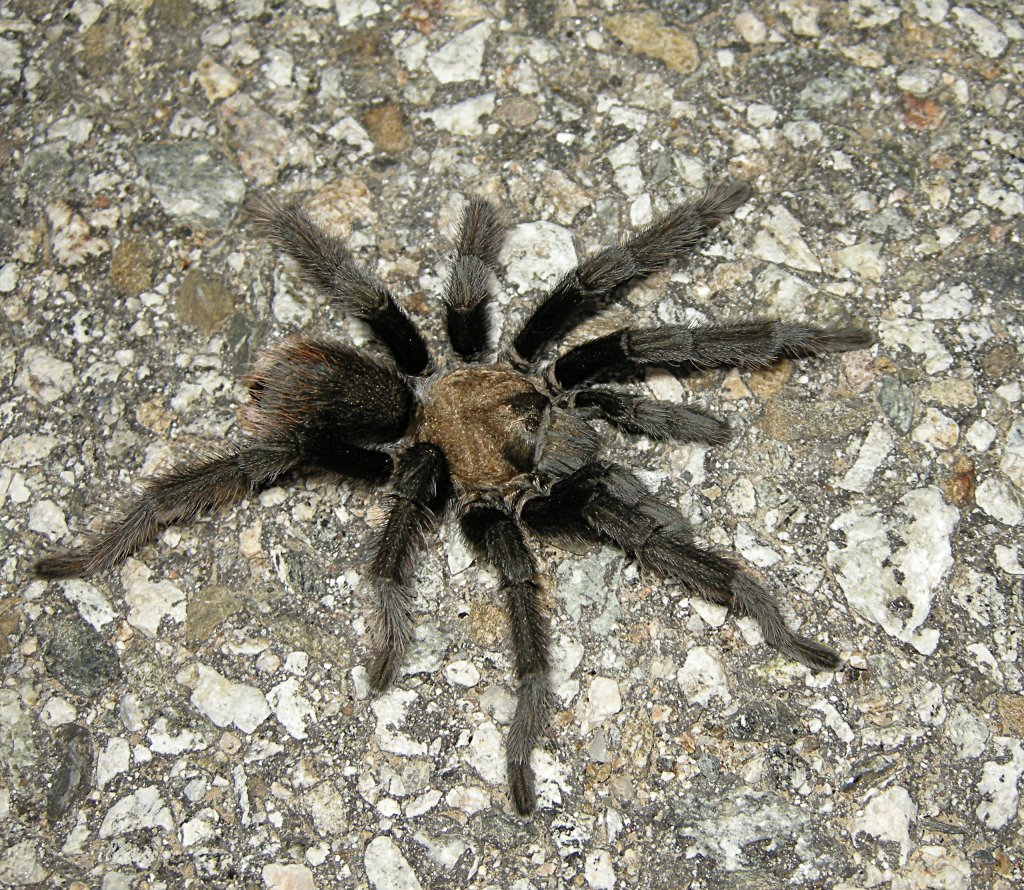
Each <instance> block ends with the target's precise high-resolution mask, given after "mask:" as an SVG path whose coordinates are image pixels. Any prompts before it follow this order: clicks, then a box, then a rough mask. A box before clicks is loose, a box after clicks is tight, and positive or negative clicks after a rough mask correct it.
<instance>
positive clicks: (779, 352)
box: [555, 321, 874, 389]
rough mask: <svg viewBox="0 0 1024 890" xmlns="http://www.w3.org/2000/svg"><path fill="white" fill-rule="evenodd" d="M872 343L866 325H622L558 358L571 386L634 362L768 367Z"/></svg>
mask: <svg viewBox="0 0 1024 890" xmlns="http://www.w3.org/2000/svg"><path fill="white" fill-rule="evenodd" d="M872 343H874V337H873V335H872V334H870V333H869V332H868V331H865V330H862V329H861V328H855V327H844V328H834V329H830V328H817V327H808V326H805V325H800V324H794V323H792V322H787V321H744V322H737V323H734V324H707V325H692V326H691V325H679V324H672V325H661V326H659V327H654V328H622V329H621V330H618V331H615V332H614V333H611V334H607V335H606V336H604V337H598V338H596V339H594V340H589V341H588V342H586V343H581V344H580V345H579V346H577V347H575V348H573V349H570V350H569V351H568V352H566V353H565V355H563V356H562V357H561V358H559V359H558V360H557V361H556V362H555V380H557V381H558V383H559V385H560V386H562V387H564V388H565V389H571V388H572V387H575V386H579V385H580V384H581V383H583V382H584V381H586V380H589V379H591V378H592V377H595V376H597V375H598V374H601V373H602V372H605V371H611V370H616V369H619V368H623V367H629V366H643V365H684V366H688V367H694V368H712V367H738V368H763V367H765V366H767V365H770V364H772V362H776V361H778V360H779V359H781V358H804V357H807V356H813V355H822V354H823V353H827V352H847V351H849V350H852V349H864V348H866V347H868V346H870V345H871V344H872Z"/></svg>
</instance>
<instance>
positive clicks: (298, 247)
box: [35, 183, 873, 815]
mask: <svg viewBox="0 0 1024 890" xmlns="http://www.w3.org/2000/svg"><path fill="white" fill-rule="evenodd" d="M749 195H750V188H749V187H748V186H747V185H746V184H744V183H732V184H722V185H718V186H715V187H712V188H710V189H708V190H707V192H705V193H704V195H703V196H701V197H700V198H697V199H696V200H694V201H691V202H689V203H687V204H684V205H682V206H681V207H678V208H677V209H675V210H672V211H671V212H669V213H667V214H666V215H664V216H662V217H660V218H659V219H657V220H656V221H655V222H653V223H651V224H650V225H649V226H647V227H646V228H645V229H643V230H642V231H640V232H638V233H637V234H635V235H633V236H632V237H631V238H629V239H627V240H625V241H623V242H622V244H620V245H619V246H618V247H608V248H605V249H603V250H600V251H598V252H597V253H595V254H593V255H592V256H589V257H587V258H586V259H584V260H583V261H582V262H581V263H579V265H577V266H576V267H575V268H574V269H572V270H570V271H569V272H567V273H566V274H565V275H563V276H562V278H561V279H560V280H559V281H558V283H557V284H556V285H555V286H554V288H553V289H552V291H551V292H550V293H549V294H548V295H547V296H546V297H545V298H544V299H543V300H542V301H541V302H540V304H539V305H538V306H537V307H536V309H534V311H533V312H532V313H531V314H530V315H529V317H528V318H527V319H526V321H525V323H524V324H523V325H522V327H521V328H520V329H519V331H518V333H517V334H516V335H515V338H514V339H513V340H512V343H511V345H510V346H508V348H507V349H506V350H505V351H504V352H503V353H501V355H500V356H498V357H497V358H495V360H494V361H492V362H490V363H486V362H485V361H484V360H485V358H486V357H487V356H489V355H490V354H491V352H492V349H493V348H494V343H493V342H492V339H493V337H492V324H491V320H490V314H491V313H490V309H489V305H488V304H489V302H490V300H491V296H492V292H491V279H492V277H493V272H494V270H495V268H496V265H497V260H498V253H499V249H500V247H501V243H502V238H503V232H504V229H503V227H502V225H501V223H500V221H499V218H498V214H497V212H496V211H495V209H494V207H493V206H492V205H491V204H489V203H487V202H486V201H482V200H471V201H470V202H469V204H468V205H467V207H466V208H465V211H464V212H463V214H462V218H461V222H460V225H459V229H458V234H457V238H456V243H455V248H454V256H453V257H452V264H451V272H450V274H449V276H448V281H447V284H446V287H445V293H444V305H445V313H446V320H447V329H448V338H449V340H450V341H451V345H452V347H453V349H454V350H455V352H456V353H457V354H458V356H459V358H458V359H457V360H455V361H452V362H448V363H446V364H444V365H443V366H440V367H435V366H434V365H432V364H431V360H430V357H429V355H428V353H427V348H426V345H425V344H424V341H423V339H422V337H421V336H420V334H419V333H418V332H417V330H416V328H415V327H414V325H413V324H412V322H411V321H410V319H409V317H408V316H407V315H406V314H405V312H404V311H403V310H402V309H401V308H399V306H398V304H397V303H396V301H395V298H394V297H393V296H392V294H391V292H390V291H389V290H388V288H387V287H386V286H385V285H384V284H383V283H382V282H381V281H379V280H378V279H377V278H376V277H375V276H374V275H373V274H371V273H370V272H369V271H367V270H366V269H364V268H362V267H361V266H359V265H357V264H356V263H355V262H354V261H353V259H352V256H351V254H350V253H349V251H348V250H347V249H346V248H345V246H344V245H343V244H342V243H341V241H339V240H338V239H337V238H334V237H332V236H330V235H328V234H326V233H325V232H324V231H322V230H321V229H320V228H319V227H318V226H317V225H316V224H314V223H313V222H312V221H311V220H310V218H309V217H308V216H307V215H306V214H305V213H304V212H303V211H302V210H301V209H299V208H298V207H297V206H294V205H292V206H285V205H281V204H278V203H276V202H274V201H272V200H270V199H269V198H266V197H261V198H256V199H254V200H251V201H250V202H249V206H248V209H249V213H250V215H251V217H252V218H253V220H254V221H255V223H256V224H257V225H258V227H259V229H260V230H261V232H262V233H263V234H264V235H266V236H267V237H268V238H269V239H270V241H271V242H272V243H273V244H274V245H276V246H277V247H278V248H280V249H282V250H284V251H285V252H286V253H287V254H289V255H290V256H291V257H292V259H293V260H294V261H295V262H296V264H297V266H298V269H299V271H300V272H301V274H302V275H303V276H304V277H305V279H306V280H308V281H309V282H310V283H311V284H312V285H314V286H315V287H317V288H319V289H320V290H321V291H323V292H324V293H325V294H326V295H327V296H329V297H330V298H331V299H333V300H334V301H336V302H337V303H338V304H339V305H340V306H341V307H342V309H344V310H345V311H347V312H349V313H350V314H351V315H353V316H355V317H356V318H358V319H361V320H362V321H364V322H365V323H366V324H367V325H368V326H369V327H370V329H371V330H372V331H373V333H374V334H375V335H376V337H377V339H378V340H379V341H380V342H381V343H382V344H383V345H384V346H385V347H386V348H387V350H388V352H390V354H391V356H392V358H393V361H392V360H385V359H383V358H379V357H374V356H372V355H370V354H368V353H367V352H366V351H364V350H360V349H355V348H353V347H351V346H346V345H343V344H340V343H336V342H333V341H331V340H326V339H313V338H310V337H304V336H301V335H292V336H288V337H285V338H284V339H283V340H281V341H279V342H278V343H276V344H274V345H272V346H270V347H269V348H267V349H265V350H264V351H262V352H260V353H259V354H258V356H257V357H256V359H255V361H254V363H253V366H252V370H251V371H250V372H249V375H248V376H247V377H246V379H245V383H246V385H247V386H248V388H249V393H250V396H251V398H250V400H249V401H248V403H247V404H245V405H244V406H243V407H242V408H241V409H240V411H239V420H240V424H241V427H242V430H243V436H242V438H241V441H240V442H239V444H237V445H234V446H230V447H225V448H223V449H220V450H217V451H215V452H213V453H209V454H206V455H204V456H202V457H201V458H197V459H194V460H192V461H190V462H187V463H184V464H181V465H180V466H178V467H176V468H175V469H173V470H171V471H169V472H166V473H163V474H161V475H159V476H156V477H155V478H152V479H150V480H149V481H148V482H147V484H146V485H145V487H144V488H143V489H142V491H141V493H140V494H139V495H138V496H137V497H136V498H135V499H134V500H132V501H130V502H129V503H128V504H127V505H126V506H125V508H124V510H123V511H122V512H121V513H120V514H119V515H118V516H117V517H116V518H114V519H113V520H111V521H110V522H108V523H107V524H106V525H105V526H104V527H102V528H101V529H100V530H98V531H96V532H94V533H93V534H92V535H91V536H90V537H89V539H88V540H87V542H86V543H84V544H82V545H81V546H80V547H78V548H77V549H74V550H72V551H70V552H67V553H63V554H59V555H53V556H48V557H45V558H43V559H40V560H39V561H38V562H37V563H36V564H35V571H36V573H37V574H38V575H40V576H42V577H44V578H67V577H73V576H79V575H89V574H92V573H93V572H98V571H100V570H102V569H107V568H110V567H111V566H114V565H116V564H117V563H119V562H121V561H122V560H123V559H125V558H126V557H127V556H128V555H129V554H131V553H133V552H134V551H136V550H138V549H139V548H140V547H141V546H143V545H144V544H146V543H148V542H149V541H152V540H153V539H154V538H155V536H156V535H157V533H158V532H159V531H160V529H162V528H163V527H165V526H167V525H170V524H172V523H177V522H185V521H189V520H192V519H194V518H195V517H196V516H197V515H198V514H200V513H203V512H206V511H209V510H214V509H216V508H218V507H221V506H224V505H227V504H230V503H232V502H234V501H238V500H240V499H242V498H243V497H245V496H246V495H248V494H250V493H251V492H253V491H254V490H256V489H258V488H260V487H261V486H265V485H268V484H269V483H271V482H273V481H274V480H275V479H277V478H278V477H279V476H281V475H282V474H285V473H288V472H297V473H303V472H323V471H327V472H329V473H333V474H337V475H338V476H341V477H346V478H348V479H352V480H359V481H361V482H364V483H370V484H375V485H383V484H384V483H390V508H389V511H388V515H387V519H386V520H385V521H384V522H383V524H382V527H381V528H380V530H379V532H378V534H377V537H376V540H375V541H374V542H373V556H372V559H371V560H370V562H369V563H368V565H367V566H366V570H365V575H366V578H367V580H368V581H369V585H370V587H371V588H372V591H373V607H374V612H375V632H374V634H373V643H372V646H373V655H372V660H371V665H370V670H369V675H370V681H371V683H372V686H373V688H374V689H375V690H377V691H383V690H386V689H387V688H388V687H389V686H391V684H392V683H393V682H394V681H395V679H396V677H397V675H398V672H399V668H400V666H401V663H402V658H403V655H404V653H405V651H406V648H407V647H408V645H409V642H410V639H411V637H412V631H413V614H412V607H413V593H412V590H411V587H410V583H411V577H412V574H413V562H414V558H415V556H416V553H417V551H418V550H419V549H420V547H421V545H422V543H423V538H424V534H425V533H426V532H427V530H428V529H430V528H431V526H432V525H433V524H434V523H435V521H436V520H437V519H438V518H439V517H440V516H441V515H442V513H444V511H445V510H446V509H447V508H452V509H453V510H454V512H455V513H456V515H457V516H458V518H459V522H460V525H461V528H462V533H463V534H464V536H465V538H466V540H467V541H468V543H469V545H470V547H471V549H472V551H473V552H474V553H475V555H476V556H477V557H479V558H480V559H485V560H487V561H489V562H490V563H491V565H492V566H493V567H494V569H495V571H496V572H497V573H498V576H499V578H500V579H501V589H502V592H503V593H504V598H505V604H506V608H507V611H508V618H509V624H510V627H511V632H512V650H513V653H514V656H515V666H516V675H517V679H518V684H519V687H518V701H517V706H516V711H515V715H514V717H513V718H512V723H511V727H510V729H509V733H508V741H507V744H506V758H507V764H508V781H509V786H510V789H511V796H512V802H513V804H514V806H515V808H516V810H517V811H518V812H519V813H521V814H523V815H526V814H528V813H530V812H531V811H532V810H533V809H534V807H535V805H536V796H535V791H534V777H533V770H532V768H531V766H530V755H531V752H532V751H533V749H534V747H535V745H536V744H537V742H538V739H539V737H540V736H541V734H542V733H543V732H544V729H545V726H546V721H547V714H548V706H549V689H548V671H549V667H550V635H549V630H548V621H547V618H546V616H545V612H544V609H543V608H542V604H541V600H540V596H539V588H540V582H539V581H538V577H537V567H536V563H535V561H534V558H533V555H532V554H531V551H530V549H529V547H528V546H527V544H526V532H527V531H529V532H531V533H533V534H535V535H537V536H539V537H540V538H541V539H545V540H555V541H562V542H565V541H582V540H586V541H598V540H602V541H608V542H611V543H613V544H615V545H617V546H618V547H620V548H621V549H622V550H624V551H625V552H626V553H628V554H629V555H631V556H632V557H633V558H634V559H635V560H636V562H637V563H638V564H639V565H640V567H641V568H642V569H645V570H647V571H650V572H652V573H654V574H656V575H659V576H662V577H665V578H668V579H671V580H672V581H674V582H676V583H677V584H678V586H679V588H680V590H681V592H682V593H684V594H686V595H688V596H697V597H701V598H703V599H706V600H710V601H711V602H714V603H720V604H722V605H726V606H729V607H730V608H731V609H732V611H733V612H735V613H736V614H738V615H748V616H750V617H752V618H753V619H754V620H755V621H756V622H757V624H758V625H759V626H760V628H761V631H762V633H763V635H764V638H765V641H766V642H767V643H768V644H769V645H771V646H774V647H775V648H777V649H779V650H780V651H781V652H783V653H785V654H786V655H788V656H790V657H792V658H794V659H796V660H798V661H801V662H803V663H804V664H806V665H809V666H810V667H812V668H816V669H820V670H832V669H835V668H836V667H838V666H839V664H840V659H839V657H838V655H836V653H835V652H833V651H832V650H831V649H828V648H826V647H825V646H822V645H821V644H819V643H817V642H814V641H813V640H810V639H807V638H806V637H802V636H799V635H798V634H796V633H795V632H794V631H793V630H791V629H790V628H789V626H788V625H787V623H786V622H785V620H784V619H783V617H782V614H781V613H780V611H779V607H778V606H777V605H776V602H775V600H774V598H773V597H772V596H771V595H770V594H769V593H768V592H767V591H766V590H765V589H764V588H763V587H762V586H761V585H760V584H759V583H758V582H757V581H756V580H754V578H753V577H751V576H750V575H749V574H747V573H746V572H745V571H744V570H743V568H741V566H740V565H739V564H738V563H737V562H736V561H735V560H733V559H731V558H729V557H727V556H720V555H718V554H716V553H713V552H711V551H709V550H707V549H704V548H702V547H699V546H698V545H697V544H695V543H694V536H693V530H692V528H691V526H690V524H689V523H688V522H687V521H686V519H684V518H683V516H682V515H680V513H679V512H678V511H676V510H675V509H674V508H673V507H671V506H669V505H668V504H665V503H662V502H661V501H659V500H657V499H656V498H655V497H654V496H653V495H652V494H651V493H650V492H649V491H648V490H647V489H646V488H645V487H644V485H643V484H641V482H640V480H639V479H638V478H637V477H636V475H635V474H634V473H632V472H631V471H630V470H628V469H626V468H625V467H622V466H617V465H615V464H613V463H610V462H608V461H606V460H602V459H601V458H600V457H599V456H598V453H599V451H600V447H601V437H600V436H599V435H598V432H597V430H596V429H595V428H594V427H593V426H591V424H590V423H589V422H588V421H590V420H593V419H595V418H598V419H601V420H604V421H607V422H609V423H611V424H612V425H614V426H617V427H619V428H621V429H623V430H625V431H627V432H629V433H636V434H643V435H646V436H649V437H651V438H653V439H662V440H675V441H679V442H705V443H713V444H718V443H721V442H723V441H724V440H725V439H726V438H727V435H728V430H727V427H726V426H725V425H724V424H723V423H722V422H721V421H719V420H716V419H715V418H713V417H710V416H708V415H707V414H704V413H703V412H701V411H699V410H696V409H695V408H693V407H686V406H684V405H681V404H676V403H672V402H665V401H655V400H652V399H648V398H646V397H643V396H639V395H635V394H633V393H630V392H628V391H626V390H624V389H622V388H617V387H609V386H603V387H602V386H595V385H594V381H595V379H597V378H600V377H601V376H602V375H603V374H606V373H607V372H611V371H625V372H627V373H628V372H630V371H634V372H635V371H636V370H638V369H642V368H643V367H645V366H649V365H667V366H669V367H673V368H676V369H678V370H681V371H684V372H685V371H690V370H694V369H706V368H714V367H729V366H733V367H740V368H760V367H764V366H766V365H768V364H770V363H772V362H774V361H777V360H778V359H780V358H782V357H790V358H800V357H804V356H813V355H819V354H822V353H827V352H840V351H844V350H851V349H861V348H863V347H866V346H868V345H870V344H871V342H872V339H873V338H872V337H871V335H870V334H868V333H867V332H865V331H862V330H860V329H857V328H850V327H844V328H839V329H827V328H819V327H808V326H805V325H800V324H793V323H789V322H781V321H768V320H761V321H745V322H740V323H734V324H701V325H679V324H666V325H658V326H656V327H632V326H630V327H625V328H622V329H621V330H618V331H616V332H615V333H612V334H608V335H606V336H603V337H598V338H596V339H592V340H589V341H587V342H584V343H582V344H581V345H579V346H575V347H573V348H571V349H568V350H567V351H565V352H563V354H562V355H560V356H559V357H558V358H556V359H555V360H554V361H547V360H546V358H545V356H546V354H547V348H548V346H549V344H550V343H551V342H552V341H553V340H556V339H558V338H560V337H562V336H564V335H565V334H566V333H568V332H569V331H570V330H571V329H572V328H573V327H574V326H575V325H576V324H577V323H578V322H579V321H580V320H581V319H582V318H584V317H586V316H588V315H592V314H594V313H595V312H597V311H599V310H600V309H601V308H603V307H604V306H606V305H607V304H608V303H610V302H611V301H613V300H615V299H618V298H619V297H621V295H622V294H623V293H624V292H625V291H626V289H627V286H628V285H629V284H630V283H632V282H634V281H636V280H638V279H641V278H643V277H645V276H647V275H649V274H651V273H652V272H654V271H655V270H657V269H660V268H662V267H664V266H665V265H666V264H667V263H669V261H670V260H672V259H675V258H680V257H684V256H686V255H687V254H689V253H691V252H692V251H693V250H694V249H695V248H696V246H697V245H698V244H699V243H700V242H701V240H702V239H703V238H704V237H705V236H706V235H707V234H708V232H709V231H710V230H711V229H713V228H714V227H715V226H716V225H718V224H719V223H720V222H722V221H723V220H724V219H725V218H726V217H727V216H728V215H729V214H731V213H732V212H733V211H734V210H736V208H737V207H739V206H740V205H741V204H743V203H744V202H745V201H746V200H747V198H748V197H749Z"/></svg>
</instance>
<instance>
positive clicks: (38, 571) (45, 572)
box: [32, 553, 88, 580]
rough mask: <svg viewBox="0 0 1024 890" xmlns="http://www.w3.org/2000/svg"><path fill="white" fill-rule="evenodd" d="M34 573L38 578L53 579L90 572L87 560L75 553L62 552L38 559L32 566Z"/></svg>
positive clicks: (77, 576)
mask: <svg viewBox="0 0 1024 890" xmlns="http://www.w3.org/2000/svg"><path fill="white" fill-rule="evenodd" d="M32 574H33V575H35V576H36V577H37V578H46V579H47V580H52V579H55V578H79V577H81V576H83V575H86V574H88V571H87V566H86V563H85V560H84V559H82V558H81V557H80V556H76V555H75V554H74V553H60V554H57V555H56V556H44V557H42V558H41V559H37V560H36V561H35V563H34V565H33V566H32Z"/></svg>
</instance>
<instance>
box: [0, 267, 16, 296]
mask: <svg viewBox="0 0 1024 890" xmlns="http://www.w3.org/2000/svg"><path fill="white" fill-rule="evenodd" d="M17 286H18V264H17V263H5V264H4V265H3V267H0V294H9V293H11V292H12V291H13V290H14V288H16V287H17Z"/></svg>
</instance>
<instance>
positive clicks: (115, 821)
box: [100, 785, 174, 838]
mask: <svg viewBox="0 0 1024 890" xmlns="http://www.w3.org/2000/svg"><path fill="white" fill-rule="evenodd" d="M144 828H150V829H153V828H161V829H163V830H164V831H173V830H174V817H173V816H172V815H171V811H170V810H169V809H168V808H167V804H165V803H164V801H163V798H162V797H161V796H160V792H159V790H158V789H157V787H156V785H147V786H145V787H144V788H140V789H139V790H138V791H135V792H133V793H132V794H129V795H127V796H126V797H122V798H121V799H120V800H119V801H118V802H117V803H115V804H114V805H113V806H112V807H111V808H110V809H109V810H108V811H107V814H106V816H104V818H103V823H102V824H101V825H100V837H101V838H110V837H117V836H118V835H122V834H128V833H130V832H132V831H140V830H141V829H144Z"/></svg>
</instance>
